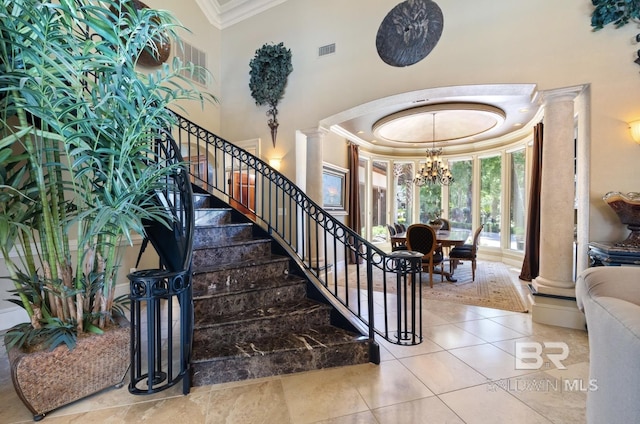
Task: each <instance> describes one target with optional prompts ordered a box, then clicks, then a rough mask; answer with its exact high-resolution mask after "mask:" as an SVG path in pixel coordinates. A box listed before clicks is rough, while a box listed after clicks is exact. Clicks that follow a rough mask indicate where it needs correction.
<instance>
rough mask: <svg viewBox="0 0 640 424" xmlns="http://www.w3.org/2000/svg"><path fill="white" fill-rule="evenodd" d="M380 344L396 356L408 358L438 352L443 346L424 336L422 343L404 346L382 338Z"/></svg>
mask: <svg viewBox="0 0 640 424" xmlns="http://www.w3.org/2000/svg"><path fill="white" fill-rule="evenodd" d="M380 344H381V345H382V346H384V348H385V349H386V350H388V351H389V352H390V353H391V354H392V355H393V356H394V357H395V358H407V357H409V356H416V355H423V354H425V353H431V352H438V351H440V350H442V347H441V346H439V345H437V344H436V343H434V342H432V341H431V340H429V338H427V337H424V336H423V340H422V343H420V344H418V345H414V346H404V345H397V344H393V343H389V342H387V341H386V340H381V341H380Z"/></svg>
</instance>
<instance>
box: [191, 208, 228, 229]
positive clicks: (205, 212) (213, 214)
mask: <svg viewBox="0 0 640 424" xmlns="http://www.w3.org/2000/svg"><path fill="white" fill-rule="evenodd" d="M194 215H195V221H194V224H195V226H196V227H198V226H200V225H215V224H217V225H221V224H226V223H230V222H231V209H230V208H200V209H196V210H195V211H194Z"/></svg>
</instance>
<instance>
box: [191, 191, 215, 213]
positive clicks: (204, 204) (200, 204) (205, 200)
mask: <svg viewBox="0 0 640 424" xmlns="http://www.w3.org/2000/svg"><path fill="white" fill-rule="evenodd" d="M210 199H211V195H210V194H206V193H193V207H194V208H196V209H202V208H209V207H210Z"/></svg>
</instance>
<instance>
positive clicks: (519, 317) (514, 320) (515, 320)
mask: <svg viewBox="0 0 640 424" xmlns="http://www.w3.org/2000/svg"><path fill="white" fill-rule="evenodd" d="M490 319H491V321H494V322H497V323H498V324H500V325H503V326H505V327H507V328H510V329H512V330H515V331H517V332H518V333H520V334H523V335H525V336H530V335H532V334H533V323H532V321H531V314H523V313H521V314H510V315H501V316H496V317H492V318H490Z"/></svg>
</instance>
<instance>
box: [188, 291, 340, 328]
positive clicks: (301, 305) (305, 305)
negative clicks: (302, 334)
mask: <svg viewBox="0 0 640 424" xmlns="http://www.w3.org/2000/svg"><path fill="white" fill-rule="evenodd" d="M330 309H331V307H330V306H329V305H326V304H324V303H320V302H316V301H315V300H310V299H307V298H305V299H300V300H299V301H295V302H285V303H282V304H276V305H269V306H268V307H266V308H261V307H258V308H255V309H249V310H246V311H243V312H238V313H234V314H228V315H215V316H206V317H203V318H204V321H203V320H200V319H199V318H198V317H196V320H195V329H194V330H195V331H197V330H198V329H203V328H207V327H216V326H219V325H228V324H236V323H248V322H255V321H269V320H283V319H285V317H287V316H292V315H309V314H311V313H313V312H316V311H328V310H330Z"/></svg>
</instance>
